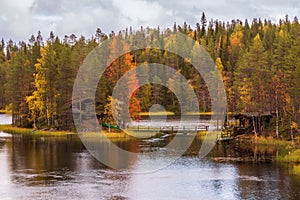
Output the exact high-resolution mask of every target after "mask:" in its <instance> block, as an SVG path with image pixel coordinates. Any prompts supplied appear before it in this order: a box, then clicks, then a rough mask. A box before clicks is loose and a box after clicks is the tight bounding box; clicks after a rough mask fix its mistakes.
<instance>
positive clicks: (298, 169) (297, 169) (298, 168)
mask: <svg viewBox="0 0 300 200" xmlns="http://www.w3.org/2000/svg"><path fill="white" fill-rule="evenodd" d="M292 174H294V175H297V176H300V165H294V166H293V169H292Z"/></svg>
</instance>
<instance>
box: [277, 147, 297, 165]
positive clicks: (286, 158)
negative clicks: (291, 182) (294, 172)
mask: <svg viewBox="0 0 300 200" xmlns="http://www.w3.org/2000/svg"><path fill="white" fill-rule="evenodd" d="M277 161H280V162H288V163H300V149H291V150H287V153H285V155H279V156H278V157H277Z"/></svg>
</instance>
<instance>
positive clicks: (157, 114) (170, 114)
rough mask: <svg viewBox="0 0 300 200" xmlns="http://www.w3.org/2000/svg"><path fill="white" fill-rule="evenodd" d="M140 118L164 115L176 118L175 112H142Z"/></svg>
mask: <svg viewBox="0 0 300 200" xmlns="http://www.w3.org/2000/svg"><path fill="white" fill-rule="evenodd" d="M139 115H140V116H162V115H167V116H174V115H175V113H174V112H167V111H166V112H163V111H162V112H140V113H139Z"/></svg>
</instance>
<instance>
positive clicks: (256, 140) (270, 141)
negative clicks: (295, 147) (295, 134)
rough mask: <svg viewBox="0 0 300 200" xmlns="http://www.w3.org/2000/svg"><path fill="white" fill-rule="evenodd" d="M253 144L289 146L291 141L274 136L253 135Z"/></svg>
mask: <svg viewBox="0 0 300 200" xmlns="http://www.w3.org/2000/svg"><path fill="white" fill-rule="evenodd" d="M251 141H252V143H253V144H260V145H267V146H289V145H292V142H291V141H286V140H280V139H276V138H273V137H252V138H251Z"/></svg>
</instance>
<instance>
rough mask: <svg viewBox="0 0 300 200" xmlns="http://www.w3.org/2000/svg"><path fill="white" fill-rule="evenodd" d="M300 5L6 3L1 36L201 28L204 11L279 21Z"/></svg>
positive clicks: (240, 1) (113, 0)
mask: <svg viewBox="0 0 300 200" xmlns="http://www.w3.org/2000/svg"><path fill="white" fill-rule="evenodd" d="M299 2H300V1H299V0H0V37H4V38H5V40H8V39H9V38H12V39H13V40H25V41H28V39H29V38H30V36H31V34H34V35H36V33H37V31H38V30H41V32H42V34H43V37H44V39H45V38H47V37H48V35H49V32H50V31H51V30H53V31H54V34H55V35H59V36H60V37H63V36H64V35H70V34H72V33H75V34H76V35H77V36H80V35H84V36H87V37H90V36H91V35H93V34H94V33H95V30H96V28H97V27H100V28H101V29H102V30H103V31H104V32H105V33H110V32H111V31H112V30H114V31H118V30H121V29H125V28H126V27H129V26H132V27H133V28H135V29H136V28H138V27H140V26H141V25H143V26H144V27H147V26H149V27H157V26H158V25H159V26H160V27H161V29H164V28H166V27H172V26H173V24H174V22H177V24H182V23H183V22H184V21H186V22H187V23H188V24H191V25H192V26H195V24H196V23H197V22H199V21H200V17H201V14H202V12H205V13H206V16H207V18H208V20H209V19H211V18H213V19H219V20H222V21H228V20H229V21H230V20H232V19H241V20H244V19H245V18H247V19H252V18H254V17H261V18H267V19H271V20H272V21H273V22H277V21H278V19H279V18H284V16H285V15H286V14H288V15H289V16H290V18H291V19H293V18H294V16H299V14H300V12H299V11H300V3H299Z"/></svg>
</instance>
